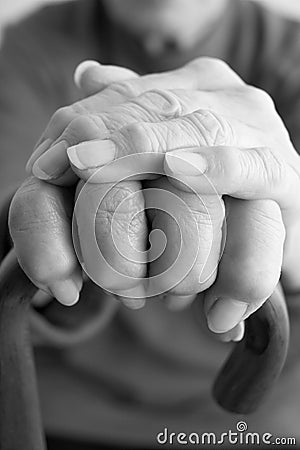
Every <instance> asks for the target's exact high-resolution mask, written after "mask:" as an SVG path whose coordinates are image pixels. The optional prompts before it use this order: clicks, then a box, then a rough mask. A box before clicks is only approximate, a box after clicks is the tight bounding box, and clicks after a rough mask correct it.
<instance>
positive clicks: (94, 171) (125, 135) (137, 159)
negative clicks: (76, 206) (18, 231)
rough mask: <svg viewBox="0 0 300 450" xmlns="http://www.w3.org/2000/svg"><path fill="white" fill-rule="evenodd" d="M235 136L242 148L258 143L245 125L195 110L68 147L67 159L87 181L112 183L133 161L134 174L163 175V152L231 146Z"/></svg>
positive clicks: (127, 174) (123, 173)
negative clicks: (139, 172) (158, 172)
mask: <svg viewBox="0 0 300 450" xmlns="http://www.w3.org/2000/svg"><path fill="white" fill-rule="evenodd" d="M248 136H250V137H249V138H248V140H247V137H248ZM251 136H252V137H251ZM238 137H239V142H240V143H241V145H242V143H243V144H244V143H246V142H249V141H250V142H252V143H253V144H254V143H256V144H258V142H259V140H258V139H256V138H255V136H254V137H253V133H250V130H249V127H248V126H247V125H245V124H243V123H240V122H237V121H234V120H233V119H231V123H229V121H228V120H227V119H225V118H223V117H222V116H220V115H218V114H215V113H213V112H212V111H207V110H198V111H196V112H194V113H192V114H188V115H186V116H184V117H178V118H177V119H172V120H169V121H167V120H166V121H161V122H159V123H146V122H139V123H133V124H131V125H128V126H124V127H123V128H122V129H121V130H119V131H115V132H113V133H111V134H110V139H105V140H100V141H99V140H95V141H94V142H89V143H86V144H80V145H78V146H73V147H72V148H69V149H68V157H69V160H70V162H71V164H72V168H73V170H74V172H76V173H77V175H78V176H79V177H80V178H82V179H84V180H86V179H89V178H90V177H91V176H92V175H93V179H92V181H91V182H95V183H96V182H111V181H114V180H116V179H119V178H118V177H120V176H122V177H123V176H124V177H126V176H130V173H129V172H130V168H131V167H132V161H134V166H135V168H136V170H137V172H138V171H141V172H142V171H143V172H145V171H146V170H148V172H154V173H156V171H158V170H159V171H160V172H163V170H164V169H163V167H164V159H165V157H164V154H165V153H166V152H171V151H174V150H178V149H184V148H189V147H204V146H205V147H207V146H216V145H233V143H236V142H237V139H238ZM128 156H131V158H128ZM99 169H101V170H99ZM143 177H144V175H143Z"/></svg>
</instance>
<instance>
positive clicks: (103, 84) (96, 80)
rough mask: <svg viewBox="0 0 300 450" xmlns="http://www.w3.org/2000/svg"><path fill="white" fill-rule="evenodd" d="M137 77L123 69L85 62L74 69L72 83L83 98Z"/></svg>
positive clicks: (130, 71) (90, 61)
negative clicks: (113, 84)
mask: <svg viewBox="0 0 300 450" xmlns="http://www.w3.org/2000/svg"><path fill="white" fill-rule="evenodd" d="M137 77H138V75H137V74H136V73H135V72H133V71H132V70H130V69H126V68H125V67H118V66H106V65H102V64H100V63H99V62H97V61H93V60H86V61H83V62H81V63H80V64H79V65H78V66H77V68H76V69H75V72H74V83H75V84H76V86H77V87H78V88H79V89H80V90H81V91H82V93H83V95H84V96H89V95H93V94H96V93H97V92H100V91H102V90H104V89H105V88H107V87H108V86H109V85H110V84H111V83H116V82H118V81H125V80H129V79H131V78H137Z"/></svg>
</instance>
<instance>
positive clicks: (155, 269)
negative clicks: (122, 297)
mask: <svg viewBox="0 0 300 450" xmlns="http://www.w3.org/2000/svg"><path fill="white" fill-rule="evenodd" d="M144 197H145V201H146V208H147V211H148V218H149V221H150V223H151V226H152V232H151V234H150V237H149V240H150V242H151V253H150V256H151V258H150V261H149V262H150V264H149V269H148V276H149V283H148V290H147V294H148V295H149V296H158V295H161V294H164V293H168V294H169V295H172V296H173V303H174V298H175V296H179V297H182V296H183V297H185V298H186V299H188V300H189V301H191V300H192V297H193V296H195V295H196V294H197V293H199V292H202V291H203V290H205V289H207V288H208V287H209V286H210V285H211V284H212V283H213V281H214V279H215V276H216V270H217V266H218V261H219V257H220V251H221V241H222V225H223V219H224V208H223V204H222V201H221V199H220V198H218V196H207V198H206V197H204V196H203V197H201V198H200V197H198V196H197V195H194V194H192V193H187V192H183V191H182V190H178V189H176V188H175V187H174V186H172V184H170V182H169V181H168V180H167V179H166V178H165V177H161V178H160V179H158V180H155V181H151V182H148V183H147V184H146V189H145V190H144ZM158 231H159V232H158ZM163 237H164V239H163ZM180 303H181V304H183V303H184V301H183V299H182V298H178V301H177V305H178V304H180Z"/></svg>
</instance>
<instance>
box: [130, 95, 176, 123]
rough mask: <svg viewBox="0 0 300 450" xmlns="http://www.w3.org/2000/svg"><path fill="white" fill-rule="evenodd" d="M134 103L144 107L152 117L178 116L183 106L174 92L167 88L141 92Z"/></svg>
mask: <svg viewBox="0 0 300 450" xmlns="http://www.w3.org/2000/svg"><path fill="white" fill-rule="evenodd" d="M134 103H135V104H137V105H139V106H140V107H141V108H143V109H144V110H145V111H146V112H147V115H148V116H149V118H150V119H156V118H157V117H178V116H180V115H181V114H182V106H181V103H180V101H179V99H178V97H177V95H176V94H175V93H174V92H171V91H168V90H166V89H152V90H150V91H147V92H145V93H143V94H141V95H140V96H139V97H138V98H137V99H135V100H134Z"/></svg>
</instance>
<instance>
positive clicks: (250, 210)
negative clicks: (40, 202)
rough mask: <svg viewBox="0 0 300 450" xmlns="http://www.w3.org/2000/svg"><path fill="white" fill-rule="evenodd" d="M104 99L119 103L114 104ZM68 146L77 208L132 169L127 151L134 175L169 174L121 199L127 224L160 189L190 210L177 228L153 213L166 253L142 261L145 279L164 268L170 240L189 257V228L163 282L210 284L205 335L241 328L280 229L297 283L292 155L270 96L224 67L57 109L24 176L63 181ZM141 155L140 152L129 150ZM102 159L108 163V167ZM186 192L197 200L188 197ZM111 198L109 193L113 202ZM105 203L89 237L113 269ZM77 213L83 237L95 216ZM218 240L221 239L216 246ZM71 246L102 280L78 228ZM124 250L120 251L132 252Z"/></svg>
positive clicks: (183, 290)
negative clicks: (175, 266)
mask: <svg viewBox="0 0 300 450" xmlns="http://www.w3.org/2000/svg"><path fill="white" fill-rule="evenodd" d="M95 70H96V69H95ZM143 83H144V84H143ZM146 85H147V88H146V89H145V86H146ZM157 88H159V90H157ZM145 90H146V91H147V92H145V93H143V91H145ZM139 94H140V95H139ZM111 99H113V100H111ZM128 99H129V101H128ZM130 99H131V100H130ZM111 101H112V102H116V103H117V102H119V104H118V105H117V106H111ZM100 106H101V108H102V109H101V108H100ZM83 141H86V142H84V143H82V142H83ZM53 143H54V144H55V146H54V145H53ZM77 144H79V145H77ZM70 147H72V148H70ZM67 148H69V150H68V156H69V159H70V161H71V164H72V168H73V171H74V172H75V173H76V174H77V175H78V176H79V177H80V178H82V179H84V180H89V183H88V187H87V188H85V189H84V195H85V196H84V195H83V199H84V200H85V201H84V202H82V203H83V204H86V202H87V200H88V199H92V201H93V202H96V201H97V199H99V195H101V189H103V186H106V185H105V184H98V183H103V182H105V183H113V182H115V181H119V180H120V179H121V178H122V177H123V176H128V175H132V166H131V165H126V161H132V159H130V157H129V158H124V156H127V155H133V156H134V161H135V167H134V171H135V174H137V173H138V172H139V171H140V172H142V174H143V175H142V176H141V177H140V178H141V179H142V180H144V179H145V178H149V177H147V174H145V172H147V171H148V172H154V173H162V172H164V173H165V174H166V175H167V176H168V177H169V178H168V180H167V179H166V178H158V179H157V180H155V181H147V187H149V186H151V187H152V188H153V187H156V188H158V189H159V190H160V191H159V192H158V194H156V193H155V191H153V189H152V191H150V193H149V194H148V193H147V191H144V195H143V196H140V195H137V196H136V197H135V201H134V204H132V203H130V201H129V203H128V205H129V208H125V209H126V211H127V213H126V221H127V222H129V223H130V222H132V220H131V219H132V218H133V217H134V215H135V212H137V211H141V210H142V208H143V207H144V203H143V202H146V206H147V203H148V204H152V203H153V204H154V203H155V202H159V198H158V197H159V196H161V189H162V188H163V189H164V191H167V192H170V193H172V194H175V195H176V197H177V198H179V199H181V200H183V201H184V202H185V203H186V204H187V205H188V206H189V208H190V210H191V211H192V212H193V214H192V216H191V217H190V219H191V220H186V216H185V215H184V214H178V216H177V217H176V218H177V221H178V229H179V231H180V233H181V236H179V234H180V233H179V234H178V230H176V227H175V226H174V220H172V218H170V217H169V216H168V215H166V214H164V212H161V211H156V212H154V213H152V216H151V215H150V219H151V222H152V227H156V228H160V229H162V230H163V231H164V232H165V234H166V236H167V242H168V244H167V247H166V251H165V252H164V253H163V254H162V255H161V256H160V257H159V258H158V259H157V260H156V261H155V262H153V263H151V264H150V267H149V275H150V276H155V275H157V274H159V273H162V272H163V271H164V270H166V268H168V267H169V266H170V263H171V262H172V261H173V260H174V258H175V256H176V254H177V251H178V249H177V248H176V242H178V237H181V238H182V242H183V243H184V247H185V249H186V250H187V254H190V253H192V254H193V248H194V247H195V239H196V238H195V236H197V237H198V242H197V243H198V245H199V252H197V254H196V257H195V261H194V263H193V265H192V267H191V270H190V271H189V273H188V274H187V276H185V278H184V279H182V280H181V281H180V283H177V284H176V279H177V280H178V273H177V272H176V271H175V272H173V274H171V276H174V280H171V284H172V283H173V284H174V283H175V285H174V287H173V288H172V289H171V292H173V293H175V294H177V295H187V296H189V295H191V294H195V293H197V292H201V291H203V290H204V289H207V290H206V292H205V309H206V314H207V316H208V323H209V326H210V328H211V329H212V330H213V331H216V332H218V333H223V332H226V331H228V330H231V329H233V330H234V329H235V330H236V333H235V335H237V334H240V330H241V326H239V327H237V325H238V324H240V323H241V321H242V320H243V319H245V318H246V317H247V316H248V315H249V314H251V313H252V312H253V311H255V310H256V309H257V308H258V307H259V306H260V305H261V304H262V303H263V301H265V300H266V298H268V297H269V295H270V294H271V293H272V291H273V289H274V287H275V285H276V283H277V282H278V279H279V276H280V271H281V267H282V263H283V262H282V259H283V250H284V241H285V232H286V233H287V240H286V244H285V252H284V265H283V267H284V270H285V273H286V279H287V280H288V281H289V283H290V286H292V287H296V286H297V283H298V280H296V276H295V275H294V274H295V267H297V261H296V258H297V256H296V255H297V254H299V252H297V250H296V244H297V243H298V242H299V239H297V237H298V236H297V234H298V221H299V206H298V207H297V199H296V193H297V189H298V187H299V157H298V155H297V153H296V152H295V150H294V149H293V147H292V145H291V143H290V140H289V137H288V134H287V132H286V130H285V127H284V125H283V124H282V122H281V120H280V118H279V116H278V115H277V113H276V111H275V109H274V105H273V103H272V101H271V100H270V98H269V97H268V96H267V95H266V94H265V93H263V92H262V91H259V90H257V89H254V88H252V87H249V86H246V85H245V84H244V83H243V82H242V81H241V80H240V79H239V78H238V77H237V75H236V74H234V73H233V72H232V71H231V70H230V69H229V68H228V67H227V66H226V65H225V64H223V63H221V62H219V61H214V60H207V59H200V60H197V61H195V62H193V63H191V64H189V65H188V66H186V67H185V68H184V69H181V70H179V71H175V72H172V73H167V74H163V75H156V76H148V77H144V78H139V79H134V80H129V81H125V82H124V81H122V82H118V83H113V84H111V85H110V86H109V87H108V88H107V89H105V90H104V91H103V92H102V93H101V94H96V95H94V96H92V97H89V98H87V99H85V100H83V101H82V102H79V103H77V104H75V105H73V106H71V107H68V108H65V109H63V110H61V111H59V112H58V113H57V114H56V115H54V117H53V119H52V121H51V122H50V124H49V126H48V128H47V130H46V132H45V134H44V136H43V141H42V143H41V145H40V147H39V148H38V149H37V151H36V153H35V154H34V156H33V158H32V159H31V161H30V168H31V169H32V171H33V173H34V174H35V175H36V176H39V177H40V178H42V179H47V180H48V181H52V182H54V183H56V184H58V185H65V184H67V183H72V181H74V178H73V177H74V175H73V174H72V173H71V171H70V169H69V161H68V157H67V153H66V149H67ZM46 149H47V150H46ZM45 150H46V151H45ZM141 152H142V153H143V155H142V156H140V155H139V156H136V155H137V154H139V153H141ZM110 161H113V163H111V164H109V165H107V163H109V162H110ZM99 167H100V168H101V167H104V170H99ZM53 169H54V170H53ZM91 176H92V178H90V177H91ZM137 178H139V177H137ZM180 181H181V182H183V183H184V184H183V183H181V182H180ZM92 183H95V184H94V186H93V184H92ZM126 183H129V184H128V185H127V186H131V188H130V189H129V190H128V189H123V188H122V189H121V190H120V189H118V188H117V193H118V195H119V196H120V195H121V198H123V199H124V197H126V196H127V197H128V194H131V193H132V192H133V191H137V192H139V188H140V186H139V184H138V181H127V182H126ZM130 183H131V184H130ZM186 186H187V187H188V188H187V187H186ZM52 188H54V189H55V188H56V187H55V186H52ZM191 188H193V189H194V190H195V191H196V192H198V193H199V194H200V195H201V196H197V195H195V193H192V192H191V191H190V189H191ZM121 192H122V194H120V193H121ZM124 192H125V196H124ZM126 192H127V194H126ZM86 194H88V195H86ZM118 195H115V194H113V198H114V200H115V201H116V200H117V203H118V202H119V199H118V198H117V197H118ZM156 195H157V198H156V199H153V196H154V197H155V196H156ZM80 197H81V195H79V198H80ZM137 198H138V200H136V199H137ZM223 202H224V204H225V209H224V208H223V207H222V204H223ZM105 203H106V202H105ZM115 206H116V205H115ZM110 207H111V203H110ZM92 209H93V208H92ZM104 210H105V214H104V215H103V214H102V213H101V214H98V215H97V222H96V223H97V226H98V224H99V223H100V226H99V227H97V231H98V236H97V237H98V241H101V242H103V241H104V239H103V238H106V240H107V242H106V244H105V246H104V247H105V248H104V253H105V254H106V255H109V257H110V258H111V262H112V263H113V264H114V266H115V267H117V268H118V264H119V266H124V261H122V258H120V255H119V254H118V255H117V254H115V255H114V257H111V255H113V254H114V253H113V252H112V251H111V249H112V246H111V242H109V239H107V236H108V235H107V233H105V231H106V230H107V227H105V223H107V208H106V209H105V208H104ZM113 210H114V208H113ZM82 211H85V214H82V217H80V211H79V210H78V214H77V223H78V226H79V228H82V230H83V232H82V234H81V233H79V235H81V236H83V235H84V227H85V226H86V223H87V222H89V221H91V222H92V221H94V217H91V218H89V217H87V214H88V209H87V208H86V209H85V210H84V208H82ZM128 211H130V213H128ZM225 211H226V234H225V233H224V227H223V225H224V215H225ZM183 212H184V211H183ZM153 214H154V216H153ZM129 216H130V217H129ZM119 217H120V218H122V211H121V214H120V215H119ZM137 217H139V220H136V221H135V222H133V223H134V227H133V232H132V233H130V235H131V236H132V237H133V239H134V242H135V248H140V249H142V250H145V216H142V215H139V216H137ZM123 220H124V211H123ZM120 223H122V220H120ZM195 224H196V231H197V229H198V233H196V235H195ZM119 228H120V230H119V235H118V237H119V238H120V242H122V241H123V240H124V242H125V246H126V242H127V240H126V237H125V233H124V231H125V232H126V233H127V234H128V230H127V228H126V229H125V227H123V229H122V227H119ZM122 233H123V234H122ZM101 238H102V239H101ZM222 238H223V239H224V238H226V239H224V241H225V242H224V245H223V246H222V245H221V244H222ZM196 241H197V239H196ZM291 242H293V249H292V246H291V244H290V243H291ZM152 244H153V243H152ZM154 244H155V243H154ZM297 245H299V244H297ZM80 246H81V251H82V253H83V255H84V257H83V259H84V262H85V265H86V267H87V271H88V272H89V271H91V273H92V274H93V276H94V277H95V278H96V279H97V281H99V282H100V283H101V285H103V283H104V286H105V282H107V279H105V278H106V277H105V274H106V273H105V270H103V267H101V264H100V265H98V267H97V264H96V265H95V260H91V261H90V262H89V254H90V251H91V242H90V241H89V239H88V238H87V237H86V236H85V238H84V239H83V238H82V237H80ZM153 246H154V247H155V245H153ZM123 250H124V252H125V254H126V251H130V248H129V247H126V248H124V249H123ZM292 250H293V251H292ZM183 265H185V262H184V264H183ZM217 267H218V275H217V278H216V268H217ZM126 268H127V274H129V278H131V277H133V278H134V277H136V278H139V277H141V276H144V275H145V272H143V270H144V269H145V265H144V264H143V262H142V261H140V262H136V264H134V265H132V267H131V265H130V264H129V265H128V264H127V265H126ZM133 268H134V270H136V273H133V272H134V270H133ZM136 274H137V276H136ZM99 278H100V280H99ZM117 281H118V280H117V279H116V280H114V283H115V286H116V285H117ZM155 283H156V286H155V287H156V288H157V283H158V284H160V285H159V286H158V288H159V289H161V291H164V290H166V289H168V288H169V286H170V279H168V277H166V276H164V277H158V279H157V280H156V281H155ZM123 286H124V284H123ZM118 287H120V286H118ZM130 287H131V288H132V286H130ZM208 288H209V289H208ZM235 327H236V328H235ZM238 330H239V331H238Z"/></svg>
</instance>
